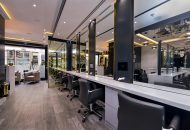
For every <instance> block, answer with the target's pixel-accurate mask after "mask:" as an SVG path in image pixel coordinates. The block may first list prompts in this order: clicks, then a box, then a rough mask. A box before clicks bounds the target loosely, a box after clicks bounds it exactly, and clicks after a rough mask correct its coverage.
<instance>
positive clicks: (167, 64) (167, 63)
mask: <svg viewBox="0 0 190 130" xmlns="http://www.w3.org/2000/svg"><path fill="white" fill-rule="evenodd" d="M169 49H170V46H169V45H168V44H167V50H166V74H168V73H169V63H170V59H169V58H170V55H169Z"/></svg>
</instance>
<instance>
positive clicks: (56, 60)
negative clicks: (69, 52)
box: [55, 52, 58, 68]
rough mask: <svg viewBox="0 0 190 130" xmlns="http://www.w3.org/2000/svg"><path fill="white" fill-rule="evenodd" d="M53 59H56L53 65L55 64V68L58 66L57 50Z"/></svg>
mask: <svg viewBox="0 0 190 130" xmlns="http://www.w3.org/2000/svg"><path fill="white" fill-rule="evenodd" d="M55 59H56V64H55V66H56V68H57V67H58V52H56V53H55Z"/></svg>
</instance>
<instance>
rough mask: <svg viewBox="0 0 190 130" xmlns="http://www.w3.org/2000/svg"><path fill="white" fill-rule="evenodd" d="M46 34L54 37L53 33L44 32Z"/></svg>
mask: <svg viewBox="0 0 190 130" xmlns="http://www.w3.org/2000/svg"><path fill="white" fill-rule="evenodd" d="M44 34H46V35H53V33H52V32H44Z"/></svg>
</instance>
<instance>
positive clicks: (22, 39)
mask: <svg viewBox="0 0 190 130" xmlns="http://www.w3.org/2000/svg"><path fill="white" fill-rule="evenodd" d="M5 39H6V40H15V41H22V42H31V43H41V44H44V42H41V41H34V40H27V39H24V38H13V37H5Z"/></svg>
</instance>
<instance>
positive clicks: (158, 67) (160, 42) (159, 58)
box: [157, 41, 162, 75]
mask: <svg viewBox="0 0 190 130" xmlns="http://www.w3.org/2000/svg"><path fill="white" fill-rule="evenodd" d="M157 56H158V58H157V60H158V62H157V73H158V75H161V68H162V41H159V43H158V54H157Z"/></svg>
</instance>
